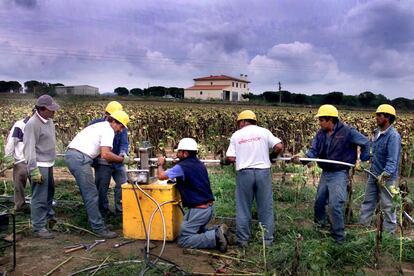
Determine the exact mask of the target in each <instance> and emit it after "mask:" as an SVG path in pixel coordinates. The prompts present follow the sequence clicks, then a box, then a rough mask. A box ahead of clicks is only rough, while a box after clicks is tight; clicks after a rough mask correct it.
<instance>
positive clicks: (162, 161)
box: [157, 157, 169, 180]
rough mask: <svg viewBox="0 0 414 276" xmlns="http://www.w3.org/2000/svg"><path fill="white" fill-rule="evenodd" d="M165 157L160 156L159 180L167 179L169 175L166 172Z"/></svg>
mask: <svg viewBox="0 0 414 276" xmlns="http://www.w3.org/2000/svg"><path fill="white" fill-rule="evenodd" d="M164 165H165V158H164V157H158V174H157V177H158V179H159V180H167V179H169V177H168V176H167V175H166V174H165V168H164Z"/></svg>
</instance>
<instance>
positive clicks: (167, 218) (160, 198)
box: [122, 144, 183, 241]
mask: <svg viewBox="0 0 414 276" xmlns="http://www.w3.org/2000/svg"><path fill="white" fill-rule="evenodd" d="M151 149H152V147H151V146H150V145H149V144H145V145H144V146H143V147H140V148H139V156H140V158H139V159H138V161H139V169H137V170H128V171H127V172H128V182H130V183H134V184H130V183H125V184H123V185H122V209H123V218H122V219H123V232H124V237H125V238H127V239H140V240H145V239H146V233H145V230H146V231H148V228H149V227H150V225H151V229H150V231H151V232H150V240H163V239H164V223H165V239H166V240H167V241H173V240H174V239H175V238H176V237H177V236H178V233H179V230H180V225H181V222H182V220H183V214H182V211H181V209H180V206H179V205H178V202H180V194H179V192H178V190H177V188H176V186H175V184H172V185H170V184H163V183H161V182H158V180H157V179H156V178H155V177H154V175H155V168H156V164H154V158H150V157H151V155H152V151H151ZM138 185H139V186H138ZM141 189H142V190H141ZM153 200H154V201H156V202H157V203H158V204H159V205H161V210H162V213H163V215H164V223H163V220H162V217H161V214H160V211H159V210H158V208H157V205H156V203H154V201H153ZM138 201H139V204H138ZM140 208H141V211H140ZM141 212H142V216H141ZM151 216H153V220H152V221H151V222H150V218H151ZM142 217H143V220H144V223H145V228H144V224H143V223H142Z"/></svg>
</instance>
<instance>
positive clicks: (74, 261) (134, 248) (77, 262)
mask: <svg viewBox="0 0 414 276" xmlns="http://www.w3.org/2000/svg"><path fill="white" fill-rule="evenodd" d="M11 177H12V175H11V171H7V172H6V175H5V177H0V183H2V182H3V180H7V179H11ZM54 178H55V181H56V182H57V183H58V182H59V181H62V180H74V178H73V176H72V175H71V174H70V173H69V172H68V169H67V168H55V169H54ZM115 232H117V233H118V234H119V237H118V238H116V239H112V240H107V241H106V242H104V243H101V244H99V245H97V246H96V247H94V248H93V249H92V250H91V251H86V250H83V249H82V250H79V251H75V252H72V253H65V252H64V251H65V250H66V249H65V247H67V246H70V245H74V244H91V243H93V242H94V240H95V239H97V238H96V237H94V236H93V235H91V234H87V233H85V234H82V235H80V234H77V233H70V234H64V233H59V232H53V233H54V234H55V238H54V239H51V240H44V239H39V238H33V237H32V236H31V235H30V231H28V230H27V231H25V232H24V233H19V234H18V242H17V246H16V255H17V266H16V269H15V270H14V271H13V272H8V273H7V275H25V276H29V275H45V274H46V273H48V272H49V271H51V270H52V269H53V268H55V267H56V266H58V265H59V264H60V263H62V262H64V261H65V260H67V259H68V258H69V257H71V256H72V258H71V259H70V261H68V262H67V263H65V264H64V265H62V266H61V267H60V268H58V269H57V270H56V271H54V272H53V275H68V274H69V273H71V272H75V271H79V270H81V269H83V268H85V267H89V266H93V265H99V264H101V263H102V262H103V261H104V260H105V259H106V258H107V257H108V256H109V260H108V261H110V260H111V259H114V258H113V257H116V258H115V259H116V260H127V259H131V258H132V257H135V258H136V259H141V260H142V258H143V248H144V247H145V241H135V242H134V243H131V244H126V245H124V246H122V247H119V248H114V247H113V246H114V244H116V243H119V242H120V241H122V240H123V237H122V229H118V230H115ZM152 244H153V245H154V246H155V248H154V249H152V250H151V253H153V254H158V253H159V251H160V249H161V245H162V242H160V241H155V242H152ZM232 250H233V251H234V254H237V253H236V250H235V249H230V250H229V254H230V255H231V254H232V253H231V252H232ZM209 251H210V252H212V253H219V252H218V251H217V250H209ZM111 256H112V258H111ZM162 258H165V259H167V260H169V261H172V262H174V263H176V264H177V265H179V266H180V267H181V268H183V269H184V270H186V271H192V272H198V273H214V272H215V268H214V266H216V263H215V261H214V260H213V259H214V257H212V256H209V255H206V254H202V253H200V254H197V255H196V254H188V253H185V252H183V249H182V248H179V247H177V245H176V243H175V242H167V244H166V248H165V250H164V253H163V255H162ZM12 264H13V262H12V249H11V247H10V248H8V249H6V254H5V255H4V257H0V275H2V274H1V272H3V271H5V269H7V270H9V269H10V268H11V267H12Z"/></svg>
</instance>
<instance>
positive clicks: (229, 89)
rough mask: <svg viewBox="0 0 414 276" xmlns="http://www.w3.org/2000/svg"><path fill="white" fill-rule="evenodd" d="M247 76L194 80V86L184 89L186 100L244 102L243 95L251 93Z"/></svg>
mask: <svg viewBox="0 0 414 276" xmlns="http://www.w3.org/2000/svg"><path fill="white" fill-rule="evenodd" d="M249 83H250V81H248V80H247V75H243V74H240V78H234V77H230V76H226V75H219V76H212V75H211V76H208V77H201V78H196V79H194V85H193V86H191V87H188V88H186V89H184V98H185V99H200V100H210V99H218V100H223V101H232V102H237V101H243V100H245V99H243V97H242V95H243V94H248V93H249Z"/></svg>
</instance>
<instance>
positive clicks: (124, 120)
mask: <svg viewBox="0 0 414 276" xmlns="http://www.w3.org/2000/svg"><path fill="white" fill-rule="evenodd" d="M111 117H112V118H114V119H115V120H117V121H118V122H120V123H121V124H123V125H124V127H127V124H128V122H129V116H128V114H126V113H125V111H123V110H118V111H115V112H114V113H112V114H111Z"/></svg>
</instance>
